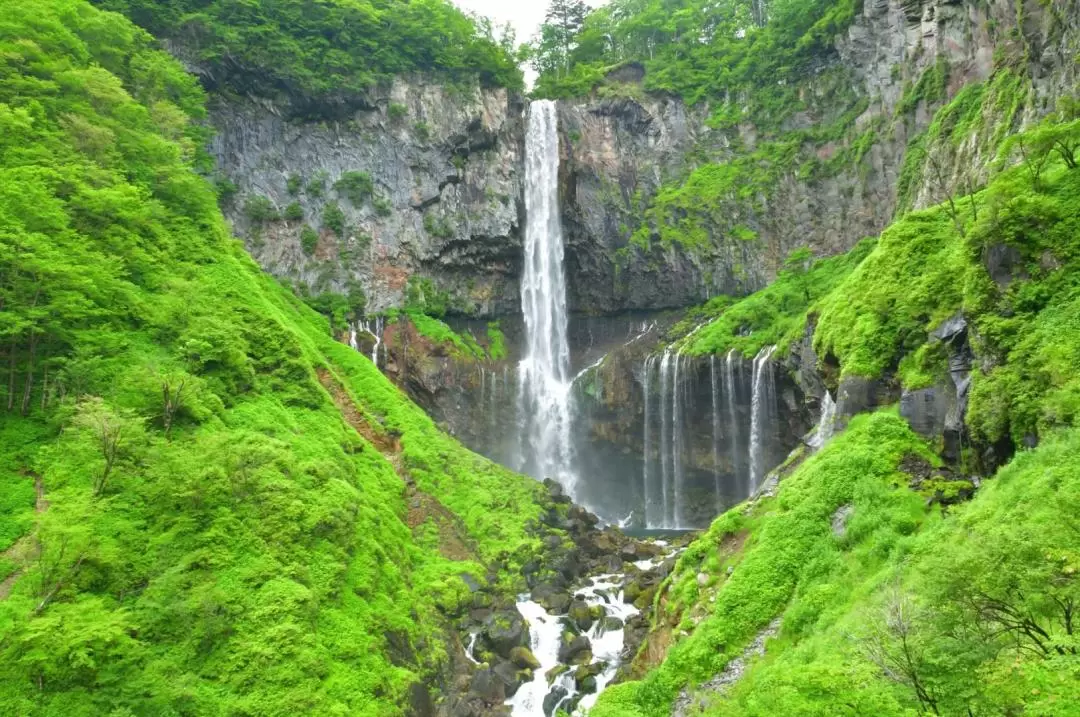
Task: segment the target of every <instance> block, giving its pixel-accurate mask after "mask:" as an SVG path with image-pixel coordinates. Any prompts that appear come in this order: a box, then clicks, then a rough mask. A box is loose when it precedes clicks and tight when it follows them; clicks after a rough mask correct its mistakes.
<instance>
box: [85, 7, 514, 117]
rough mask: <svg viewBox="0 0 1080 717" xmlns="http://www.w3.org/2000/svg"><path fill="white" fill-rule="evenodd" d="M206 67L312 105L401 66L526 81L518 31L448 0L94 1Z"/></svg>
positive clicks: (356, 90) (214, 77) (223, 81)
mask: <svg viewBox="0 0 1080 717" xmlns="http://www.w3.org/2000/svg"><path fill="white" fill-rule="evenodd" d="M93 1H94V2H95V3H96V4H97V5H99V6H101V7H103V8H107V9H109V10H116V11H118V12H122V13H124V14H125V15H127V16H128V17H130V18H132V19H133V20H134V21H135V22H136V23H138V24H139V25H141V26H142V27H144V28H146V29H147V30H149V31H150V32H152V33H153V34H154V35H155V36H157V37H159V38H167V39H168V40H169V41H170V42H173V43H175V44H176V46H177V47H178V48H179V51H180V52H181V54H183V55H184V56H185V57H190V58H191V59H193V60H195V61H196V62H198V63H201V64H202V65H204V66H205V67H206V70H207V72H206V73H205V74H204V78H205V79H206V80H207V81H208V82H209V83H210V84H211V85H212V86H215V87H217V86H221V87H224V88H229V89H232V90H235V91H240V92H256V93H263V94H269V93H281V92H284V93H286V94H288V95H290V96H292V97H293V98H294V99H297V100H300V101H301V102H302V103H308V104H310V105H312V107H311V111H312V112H315V111H316V110H319V111H325V110H326V109H327V108H328V107H329V106H334V105H339V104H344V105H346V106H347V105H348V102H342V100H348V99H349V98H350V97H353V96H361V97H362V96H363V95H364V94H365V93H367V92H368V91H369V90H370V89H371V88H372V87H373V86H374V85H376V84H377V83H379V82H383V81H386V80H387V79H389V78H390V77H392V76H394V75H398V74H401V73H410V72H420V73H430V74H433V75H436V76H438V77H441V78H443V79H446V80H449V81H455V82H463V81H474V80H478V81H479V82H480V84H481V85H483V86H485V87H509V88H511V89H521V88H522V87H523V83H522V76H521V72H520V70H519V69H518V67H517V64H516V61H515V59H514V47H513V45H514V39H513V36H512V34H511V33H509V32H508V31H507V30H506V29H503V31H502V33H501V35H499V36H497V33H496V31H495V30H496V28H494V27H493V26H492V24H491V22H490V21H488V20H486V19H484V18H478V17H472V16H469V15H467V14H465V13H464V12H462V11H461V10H458V9H457V8H456V7H454V6H453V5H452V4H451V3H449V2H446V0H264V1H263V2H236V1H235V0H209V1H207V0H93Z"/></svg>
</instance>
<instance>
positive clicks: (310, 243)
mask: <svg viewBox="0 0 1080 717" xmlns="http://www.w3.org/2000/svg"><path fill="white" fill-rule="evenodd" d="M369 99H370V101H369V103H368V104H367V106H366V107H365V108H363V109H360V110H357V111H356V112H355V113H354V114H353V115H352V116H351V119H349V120H348V121H332V122H331V121H326V122H310V121H299V120H294V119H290V114H289V108H288V107H287V106H279V105H278V104H275V103H274V102H273V101H271V100H265V99H254V98H235V97H228V96H218V97H217V98H216V100H215V102H214V105H213V107H212V110H211V121H212V124H213V125H214V128H215V130H216V136H215V139H214V141H213V144H212V146H211V152H212V154H213V155H214V157H215V159H216V160H217V166H218V167H219V169H220V171H221V172H222V173H223V174H224V175H225V177H227V179H228V181H229V182H231V183H232V184H233V185H235V194H233V195H232V196H231V198H230V199H229V200H228V203H227V206H226V213H227V216H228V217H229V219H231V220H232V222H233V226H234V230H235V231H236V233H237V234H238V235H239V236H241V237H242V238H243V239H244V242H245V244H246V245H247V247H248V249H249V251H250V252H251V253H252V255H253V256H254V257H255V259H256V260H257V261H258V262H259V263H260V264H261V265H262V266H263V267H264V268H265V269H267V270H268V271H270V272H271V273H273V274H274V275H276V276H278V277H281V278H283V279H287V280H289V281H291V282H293V283H294V284H297V285H301V286H302V287H304V289H305V290H307V291H310V292H312V293H322V292H336V293H346V292H347V289H348V287H349V286H350V285H353V284H358V285H359V286H360V287H362V288H363V290H364V292H365V293H366V295H367V298H368V302H367V304H368V310H369V312H378V311H383V310H385V309H388V308H391V307H395V306H402V305H404V304H405V303H407V302H408V301H409V299H410V297H409V295H408V294H409V287H410V282H412V286H413V287H414V289H413V293H414V294H417V293H421V292H423V291H425V290H426V291H428V292H431V291H433V290H434V291H438V292H440V293H444V294H446V295H447V296H446V300H448V301H449V303H450V305H451V306H452V307H453V308H454V309H456V310H458V311H461V312H468V313H473V314H480V315H494V314H512V313H516V311H517V306H518V287H517V283H516V280H517V275H518V265H519V264H520V254H521V238H520V231H519V227H520V226H521V221H520V215H521V213H522V211H523V208H522V206H521V155H522V142H523V124H522V118H523V109H524V106H523V102H522V99H521V98H520V97H518V96H515V95H513V94H510V93H508V92H507V91H505V90H480V89H479V88H476V87H473V88H466V89H461V88H451V87H446V86H441V85H438V84H435V83H430V82H424V81H422V80H419V79H411V80H410V79H404V78H403V79H399V80H398V81H396V82H394V83H393V85H392V86H391V87H389V88H386V89H384V90H382V91H381V94H378V95H376V96H373V97H371V98H369ZM335 207H336V208H338V209H340V214H339V215H338V216H336V217H335V216H334V214H335V209H334V208H335ZM305 237H306V238H307V242H306V246H305ZM316 237H317V239H316ZM424 278H429V279H434V280H435V281H434V284H433V285H432V284H425V283H423V282H422V279H424ZM433 287H437V288H433ZM413 298H414V299H415V296H414V297H413Z"/></svg>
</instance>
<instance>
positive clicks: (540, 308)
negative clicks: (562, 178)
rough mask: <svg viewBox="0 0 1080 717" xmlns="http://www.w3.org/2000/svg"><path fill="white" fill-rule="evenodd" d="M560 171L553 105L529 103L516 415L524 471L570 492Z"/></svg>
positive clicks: (571, 473)
mask: <svg viewBox="0 0 1080 717" xmlns="http://www.w3.org/2000/svg"><path fill="white" fill-rule="evenodd" d="M558 175H559V136H558V132H557V117H556V113H555V103H554V102H551V101H547V100H543V101H537V102H533V103H532V104H531V105H530V106H529V128H528V133H527V135H526V139H525V210H526V215H527V224H526V227H525V266H524V273H523V276H522V279H521V309H522V313H523V314H524V315H525V337H526V353H525V358H523V359H522V361H521V364H520V370H519V372H518V381H519V384H518V409H519V412H518V415H519V416H520V418H521V427H522V435H523V438H524V440H523V441H522V443H523V446H522V457H521V468H522V470H523V471H525V472H527V473H530V474H531V475H533V476H534V477H536V478H554V479H555V480H557V481H559V483H561V484H562V485H563V487H564V488H565V489H566V491H567V493H568V494H569V495H570V496H571V497H575V495H576V487H577V486H576V483H577V476H576V474H575V472H574V467H573V449H572V443H571V421H572V417H573V393H572V391H571V381H570V376H569V373H570V347H569V343H568V341H567V335H566V321H567V312H566V277H565V276H564V273H563V237H562V227H561V225H560V220H559V191H558Z"/></svg>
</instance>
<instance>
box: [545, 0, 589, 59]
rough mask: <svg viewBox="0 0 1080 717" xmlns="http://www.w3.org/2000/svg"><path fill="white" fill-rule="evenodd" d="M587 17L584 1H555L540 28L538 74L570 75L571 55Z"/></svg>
mask: <svg viewBox="0 0 1080 717" xmlns="http://www.w3.org/2000/svg"><path fill="white" fill-rule="evenodd" d="M587 13H588V7H587V6H586V5H585V3H584V2H582V0H552V2H551V5H549V6H548V10H547V14H546V15H545V20H544V24H543V25H541V27H540V41H539V43H538V46H537V50H536V59H535V63H534V64H535V66H536V68H537V71H538V72H545V71H547V72H550V71H552V70H555V71H556V72H558V73H560V74H562V75H565V74H566V73H567V72H569V71H570V53H571V51H572V50H573V49H574V47H575V46H576V39H577V35H578V33H579V32H581V28H582V26H583V25H584V24H585V15H586V14H587Z"/></svg>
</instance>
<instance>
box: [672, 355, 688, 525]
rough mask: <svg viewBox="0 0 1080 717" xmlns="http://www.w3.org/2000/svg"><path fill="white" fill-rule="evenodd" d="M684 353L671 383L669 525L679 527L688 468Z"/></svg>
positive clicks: (677, 357) (680, 357)
mask: <svg viewBox="0 0 1080 717" xmlns="http://www.w3.org/2000/svg"><path fill="white" fill-rule="evenodd" d="M681 359H682V354H680V353H678V352H676V354H675V378H674V379H673V381H674V383H672V385H671V395H672V399H671V423H672V426H673V428H672V435H671V473H672V481H671V482H672V486H671V488H672V493H673V502H672V506H671V520H670V522H669V523H668V527H671V528H678V527H680V526H681V525H682V523H683V520H682V512H683V499H682V498H683V487H684V483H685V482H686V468H685V466H684V465H683V461H684V457H683V434H684V433H685V426H684V416H683V410H682V407H683V403H684V401H682V400H680V399H682V398H683V394H684V391H683V389H684V386H683V383H681V382H680V381H679V368H680V366H682V364H683V362H682V361H681Z"/></svg>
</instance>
